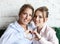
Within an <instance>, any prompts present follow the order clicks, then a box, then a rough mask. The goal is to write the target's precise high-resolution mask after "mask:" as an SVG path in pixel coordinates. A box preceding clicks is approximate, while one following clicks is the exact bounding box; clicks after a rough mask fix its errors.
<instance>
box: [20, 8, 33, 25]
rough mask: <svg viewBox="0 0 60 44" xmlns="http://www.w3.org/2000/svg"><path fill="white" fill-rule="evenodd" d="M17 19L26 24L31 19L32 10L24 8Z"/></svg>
mask: <svg viewBox="0 0 60 44" xmlns="http://www.w3.org/2000/svg"><path fill="white" fill-rule="evenodd" d="M19 19H20V22H21V23H22V24H25V25H26V24H28V23H29V22H30V21H31V19H32V9H30V8H26V9H25V10H24V11H23V12H22V13H21V15H20V16H19Z"/></svg>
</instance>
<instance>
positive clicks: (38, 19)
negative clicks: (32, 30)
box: [33, 11, 46, 27]
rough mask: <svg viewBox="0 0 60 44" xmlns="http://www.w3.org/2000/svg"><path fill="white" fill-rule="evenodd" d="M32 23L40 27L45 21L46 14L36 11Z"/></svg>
mask: <svg viewBox="0 0 60 44" xmlns="http://www.w3.org/2000/svg"><path fill="white" fill-rule="evenodd" d="M43 15H44V16H43ZM33 21H34V23H35V25H36V26H41V27H42V26H43V24H44V22H45V21H46V12H41V11H36V13H35V15H34V19H33Z"/></svg>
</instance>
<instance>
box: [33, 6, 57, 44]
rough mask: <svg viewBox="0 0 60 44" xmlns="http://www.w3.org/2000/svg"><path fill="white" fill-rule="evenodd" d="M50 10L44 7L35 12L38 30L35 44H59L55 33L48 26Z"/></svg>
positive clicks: (35, 32)
mask: <svg viewBox="0 0 60 44" xmlns="http://www.w3.org/2000/svg"><path fill="white" fill-rule="evenodd" d="M47 19H48V8H47V7H45V6H43V7H39V8H37V9H36V10H35V14H34V18H33V21H34V23H35V26H36V29H35V31H34V34H35V37H34V40H33V44H58V39H57V37H56V33H55V31H54V30H53V29H52V28H51V27H49V26H47V24H46V21H47Z"/></svg>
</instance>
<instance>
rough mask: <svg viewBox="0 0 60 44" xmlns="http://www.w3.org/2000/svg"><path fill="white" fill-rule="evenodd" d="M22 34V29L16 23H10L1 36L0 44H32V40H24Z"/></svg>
mask: <svg viewBox="0 0 60 44" xmlns="http://www.w3.org/2000/svg"><path fill="white" fill-rule="evenodd" d="M24 34H25V33H24V28H23V27H22V26H21V25H19V24H18V22H17V21H16V22H14V23H11V24H10V25H9V26H8V28H7V30H6V31H5V33H4V34H3V35H2V37H1V39H0V44H32V40H29V39H27V38H25V36H24ZM29 37H32V34H30V35H29Z"/></svg>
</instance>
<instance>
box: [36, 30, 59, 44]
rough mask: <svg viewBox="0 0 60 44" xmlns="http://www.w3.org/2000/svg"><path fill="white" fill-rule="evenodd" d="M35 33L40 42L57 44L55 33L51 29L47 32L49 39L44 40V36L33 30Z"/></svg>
mask: <svg viewBox="0 0 60 44" xmlns="http://www.w3.org/2000/svg"><path fill="white" fill-rule="evenodd" d="M35 33H36V35H37V37H38V39H39V42H40V43H41V44H58V39H57V37H56V33H55V32H53V31H52V32H50V33H49V34H48V36H49V40H46V39H45V38H44V37H41V36H40V34H38V33H37V32H35Z"/></svg>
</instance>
